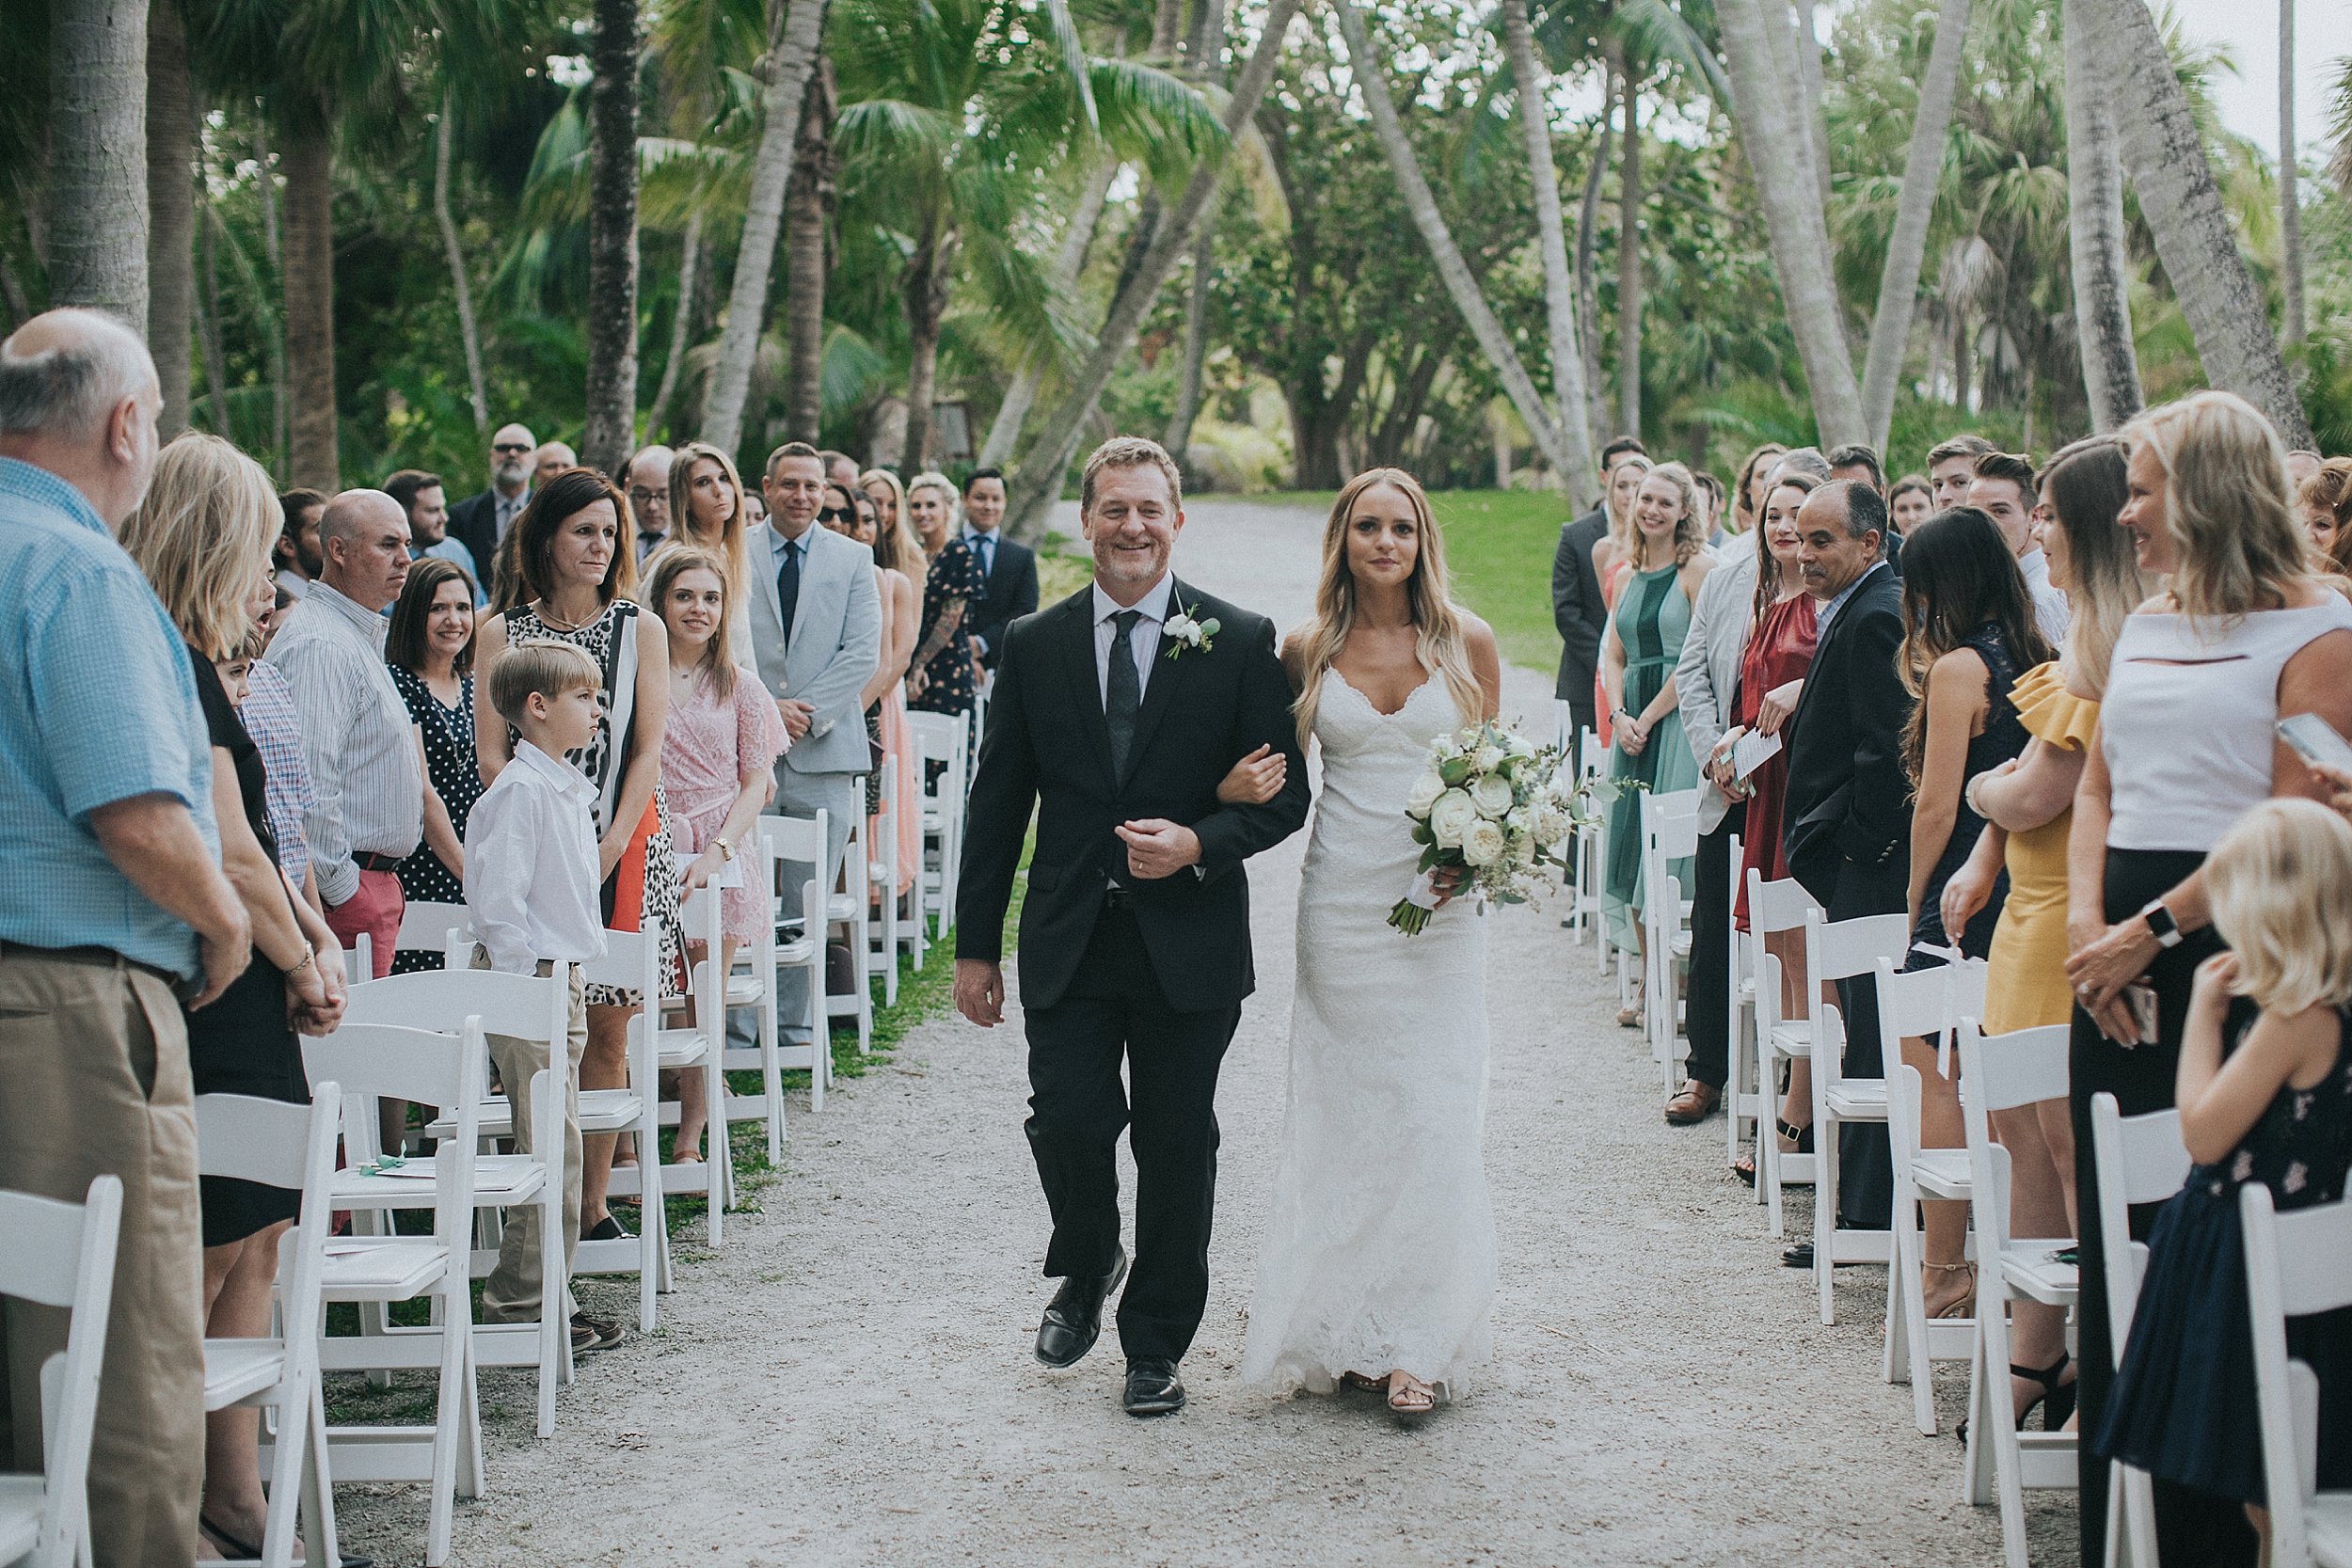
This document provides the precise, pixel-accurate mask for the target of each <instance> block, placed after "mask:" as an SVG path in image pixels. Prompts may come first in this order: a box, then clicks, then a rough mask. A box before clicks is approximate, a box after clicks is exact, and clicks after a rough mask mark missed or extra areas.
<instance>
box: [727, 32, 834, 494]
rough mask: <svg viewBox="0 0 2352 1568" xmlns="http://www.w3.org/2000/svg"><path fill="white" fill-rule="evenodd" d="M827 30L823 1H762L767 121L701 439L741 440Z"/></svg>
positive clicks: (735, 444)
mask: <svg viewBox="0 0 2352 1568" xmlns="http://www.w3.org/2000/svg"><path fill="white" fill-rule="evenodd" d="M824 31H825V0H768V86H767V89H766V90H765V91H764V92H762V93H761V95H760V103H761V110H762V113H763V114H764V115H765V117H766V123H765V124H764V125H763V126H762V128H761V130H760V133H759V151H758V153H757V154H756V155H755V157H754V159H753V163H752V186H751V196H750V198H749V200H748V202H747V203H746V205H745V207H744V210H743V238H742V241H741V243H740V244H739V245H738V246H737V248H736V252H735V283H734V287H733V288H732V289H731V290H729V292H728V293H727V316H726V326H725V328H724V329H723V331H722V332H721V333H720V334H719V353H718V357H717V359H716V361H715V362H714V363H713V364H712V366H711V371H710V393H709V396H708V398H707V400H706V402H705V405H704V409H703V423H702V438H703V439H704V440H706V441H707V442H709V443H710V444H711V445H712V446H714V447H717V448H718V449H719V450H720V451H728V452H732V451H736V450H737V449H738V448H739V447H740V446H741V445H742V444H743V404H744V400H745V399H746V398H747V397H748V396H749V395H750V393H751V386H752V365H753V362H754V361H755V360H756V359H757V358H758V357H759V335H760V328H761V327H762V326H764V325H766V317H767V314H768V277H769V274H770V273H771V271H772V270H773V268H774V266H775V261H776V235H777V233H778V232H779V230H781V229H782V228H783V224H784V198H785V192H786V189H787V187H788V185H789V184H790V182H791V179H792V162H793V158H794V155H795V153H796V150H797V149H798V147H799V142H800V134H801V104H802V101H803V99H805V98H806V97H807V95H808V78H809V73H810V72H811V71H814V70H815V69H816V65H817V51H818V44H819V43H821V42H822V41H823V38H824Z"/></svg>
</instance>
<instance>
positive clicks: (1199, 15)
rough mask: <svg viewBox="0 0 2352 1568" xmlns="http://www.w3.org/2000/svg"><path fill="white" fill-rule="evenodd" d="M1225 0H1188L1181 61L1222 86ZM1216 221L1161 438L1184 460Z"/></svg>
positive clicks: (1202, 361)
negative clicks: (1173, 399) (1165, 435)
mask: <svg viewBox="0 0 2352 1568" xmlns="http://www.w3.org/2000/svg"><path fill="white" fill-rule="evenodd" d="M1224 53H1225V0H1193V16H1192V34H1191V37H1190V38H1188V39H1187V40H1185V43H1184V55H1185V62H1186V64H1187V65H1188V66H1189V67H1190V68H1191V71H1192V73H1193V76H1194V79H1195V80H1196V81H1200V82H1202V83H1208V84H1215V85H1219V86H1221V85H1222V84H1223V82H1224V80H1225V71H1224ZM1215 234H1216V225H1215V224H1213V223H1211V224H1203V225H1201V227H1200V235H1199V236H1198V237H1197V238H1195V239H1194V241H1193V242H1192V287H1191V289H1190V290H1189V291H1188V292H1187V293H1186V295H1185V298H1184V365H1183V370H1182V372H1180V374H1179V376H1178V378H1177V383H1176V408H1175V411H1174V412H1173V413H1171V414H1170V415H1169V416H1168V438H1167V439H1166V440H1164V441H1162V442H1161V443H1160V445H1162V446H1164V447H1166V448H1167V449H1168V453H1169V455H1171V456H1173V457H1174V458H1175V459H1176V462H1177V465H1178V467H1184V451H1185V449H1186V448H1188V447H1190V446H1191V445H1192V423H1193V420H1196V419H1198V418H1199V417H1200V376H1201V372H1202V371H1203V369H1204V368H1205V367H1206V365H1207V363H1208V357H1209V283H1210V279H1211V277H1212V275H1213V273H1214V270H1215V268H1216V245H1215V243H1214V242H1215Z"/></svg>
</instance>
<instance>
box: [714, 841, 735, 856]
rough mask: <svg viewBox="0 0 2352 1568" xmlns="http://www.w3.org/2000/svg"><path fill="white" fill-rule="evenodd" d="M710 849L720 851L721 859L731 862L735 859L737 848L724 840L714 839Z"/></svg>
mask: <svg viewBox="0 0 2352 1568" xmlns="http://www.w3.org/2000/svg"><path fill="white" fill-rule="evenodd" d="M710 847H712V848H714V849H716V850H718V851H719V858H720V859H721V860H723V861H731V860H733V859H734V858H735V846H734V845H733V844H731V843H729V842H728V841H727V840H725V839H723V838H714V839H712V840H711V841H710Z"/></svg>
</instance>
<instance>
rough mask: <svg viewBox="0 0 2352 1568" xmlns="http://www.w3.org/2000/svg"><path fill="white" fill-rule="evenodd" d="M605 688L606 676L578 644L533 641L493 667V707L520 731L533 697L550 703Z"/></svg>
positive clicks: (515, 648)
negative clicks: (573, 693)
mask: <svg viewBox="0 0 2352 1568" xmlns="http://www.w3.org/2000/svg"><path fill="white" fill-rule="evenodd" d="M603 685H604V672H603V671H602V670H600V669H598V668H597V667H596V660H595V659H593V658H591V657H588V650H587V649H585V648H583V647H581V646H580V644H579V643H577V642H559V641H554V640H553V639H551V638H531V639H528V640H526V641H520V642H516V643H514V644H512V645H511V646H509V647H508V648H507V650H506V651H505V652H504V653H502V654H501V655H500V656H499V657H498V662H497V663H496V664H493V665H492V666H491V667H490V705H491V706H492V707H494V708H496V709H498V715H499V717H500V718H501V719H503V720H505V721H507V722H508V723H510V724H513V725H516V727H518V728H519V727H520V726H521V724H522V721H523V712H524V710H525V709H526V708H527V707H528V706H529V705H530V703H531V699H532V698H533V697H546V698H548V699H550V700H552V699H554V698H557V697H561V696H562V695H564V693H565V692H566V691H577V690H579V689H580V688H581V687H586V688H588V689H590V690H592V691H594V690H596V689H601V688H602V687H603Z"/></svg>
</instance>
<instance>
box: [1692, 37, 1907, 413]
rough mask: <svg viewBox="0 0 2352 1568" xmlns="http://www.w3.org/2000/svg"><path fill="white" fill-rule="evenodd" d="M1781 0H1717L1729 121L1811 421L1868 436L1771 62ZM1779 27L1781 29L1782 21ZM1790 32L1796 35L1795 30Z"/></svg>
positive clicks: (1821, 228) (1811, 196)
mask: <svg viewBox="0 0 2352 1568" xmlns="http://www.w3.org/2000/svg"><path fill="white" fill-rule="evenodd" d="M1781 4H1782V0H1720V3H1719V4H1718V5H1717V7H1716V19H1717V21H1718V22H1719V23H1720V24H1721V26H1722V32H1723V44H1724V64H1725V66H1726V67H1727V68H1728V69H1729V72H1730V76H1731V85H1732V95H1733V98H1734V100H1735V103H1734V104H1733V108H1734V115H1733V119H1734V123H1735V124H1736V125H1737V126H1738V128H1739V132H1740V145H1741V147H1742V148H1743V149H1744V150H1745V151H1746V155H1747V160H1748V166H1749V168H1750V169H1751V170H1752V171H1753V172H1754V173H1755V176H1756V195H1757V198H1759V200H1760V202H1761V204H1762V206H1763V208H1764V222H1765V230H1766V232H1767V235H1768V236H1769V238H1770V240H1771V243H1772V271H1773V273H1774V275H1775V276H1777V277H1778V278H1779V279H1780V294H1781V300H1782V302H1783V303H1784V304H1785V305H1786V306H1787V307H1788V328H1789V331H1790V333H1791V335H1792V336H1794V337H1795V339H1796V341H1797V355H1798V357H1799V358H1800V359H1801V360H1803V362H1804V379H1805V385H1806V388H1807V390H1808V392H1809V393H1810V395H1811V397H1812V401H1813V416H1814V421H1815V423H1816V424H1817V425H1818V426H1819V428H1820V439H1821V441H1822V442H1823V443H1824V444H1825V445H1828V446H1841V445H1844V444H1845V443H1847V442H1850V441H1867V440H1868V439H1869V438H1870V426H1869V421H1867V420H1865V419H1864V418H1863V416H1862V388H1861V387H1860V385H1859V384H1858V383H1856V382H1855V380H1854V374H1853V363H1852V361H1851V359H1849V358H1848V357H1847V349H1846V332H1845V325H1844V322H1843V321H1842V319H1841V318H1840V315H1839V309H1840V308H1839V305H1838V300H1837V289H1836V282H1835V280H1834V278H1833V277H1832V275H1831V272H1830V249H1829V230H1828V227H1827V224H1826V222H1825V220H1824V219H1823V216H1822V213H1821V205H1820V200H1819V199H1818V197H1819V193H1820V186H1819V184H1818V183H1816V182H1815V181H1814V180H1813V178H1812V172H1811V165H1812V161H1813V160H1812V157H1811V154H1810V151H1809V150H1808V149H1807V148H1806V145H1805V144H1806V143H1807V141H1808V140H1809V139H1810V138H1809V137H1808V136H1807V135H1805V133H1804V127H1803V126H1802V125H1800V124H1799V123H1797V122H1796V119H1795V117H1794V116H1792V115H1791V113H1790V112H1789V109H1790V105H1789V101H1788V94H1787V93H1785V92H1784V91H1783V90H1782V86H1783V83H1784V82H1785V81H1786V80H1787V78H1786V77H1785V76H1784V75H1781V74H1779V73H1777V72H1776V70H1775V66H1774V51H1773V48H1772V41H1771V39H1770V37H1769V36H1768V34H1769V32H1770V31H1771V30H1772V26H1773V25H1776V24H1769V23H1768V10H1767V7H1768V6H1769V7H1770V8H1772V12H1777V11H1778V10H1779V8H1780V6H1781ZM1784 31H1785V30H1784ZM1790 41H1791V42H1793V41H1794V40H1790Z"/></svg>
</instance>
